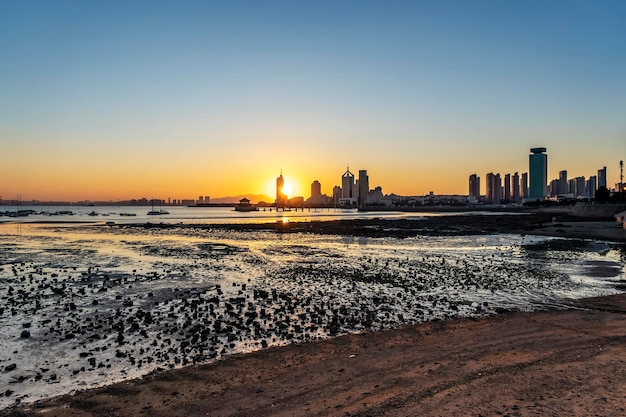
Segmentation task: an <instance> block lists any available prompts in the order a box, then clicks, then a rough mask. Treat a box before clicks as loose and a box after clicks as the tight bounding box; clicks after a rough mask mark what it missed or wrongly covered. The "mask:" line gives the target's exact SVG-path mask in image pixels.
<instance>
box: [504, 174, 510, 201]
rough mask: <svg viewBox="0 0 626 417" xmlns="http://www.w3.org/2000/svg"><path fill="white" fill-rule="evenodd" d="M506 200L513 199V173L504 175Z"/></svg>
mask: <svg viewBox="0 0 626 417" xmlns="http://www.w3.org/2000/svg"><path fill="white" fill-rule="evenodd" d="M504 200H505V201H507V202H508V201H511V174H506V175H505V176H504Z"/></svg>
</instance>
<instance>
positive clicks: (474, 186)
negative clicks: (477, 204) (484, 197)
mask: <svg viewBox="0 0 626 417" xmlns="http://www.w3.org/2000/svg"><path fill="white" fill-rule="evenodd" d="M469 196H470V197H475V198H477V199H478V198H480V177H479V176H478V175H476V174H472V175H470V176H469Z"/></svg>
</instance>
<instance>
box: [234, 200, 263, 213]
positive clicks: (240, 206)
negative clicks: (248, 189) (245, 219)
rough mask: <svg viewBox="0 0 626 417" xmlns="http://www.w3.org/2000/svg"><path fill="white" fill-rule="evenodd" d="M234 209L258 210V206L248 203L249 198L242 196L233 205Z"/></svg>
mask: <svg viewBox="0 0 626 417" xmlns="http://www.w3.org/2000/svg"><path fill="white" fill-rule="evenodd" d="M235 211H259V208H258V207H256V206H253V205H252V204H250V200H248V199H247V198H245V197H244V198H242V199H241V200H239V204H237V205H236V206H235Z"/></svg>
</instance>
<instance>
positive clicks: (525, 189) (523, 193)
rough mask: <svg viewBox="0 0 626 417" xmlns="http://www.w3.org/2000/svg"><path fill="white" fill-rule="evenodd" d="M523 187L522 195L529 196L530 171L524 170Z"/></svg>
mask: <svg viewBox="0 0 626 417" xmlns="http://www.w3.org/2000/svg"><path fill="white" fill-rule="evenodd" d="M521 187H522V191H521V195H522V197H523V198H528V172H522V183H521Z"/></svg>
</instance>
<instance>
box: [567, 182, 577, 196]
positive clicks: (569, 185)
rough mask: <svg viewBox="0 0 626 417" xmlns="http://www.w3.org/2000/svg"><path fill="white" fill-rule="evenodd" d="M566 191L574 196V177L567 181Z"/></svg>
mask: <svg viewBox="0 0 626 417" xmlns="http://www.w3.org/2000/svg"><path fill="white" fill-rule="evenodd" d="M567 193H568V194H572V195H573V196H574V197H576V181H575V180H574V179H571V180H569V181H567Z"/></svg>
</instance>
